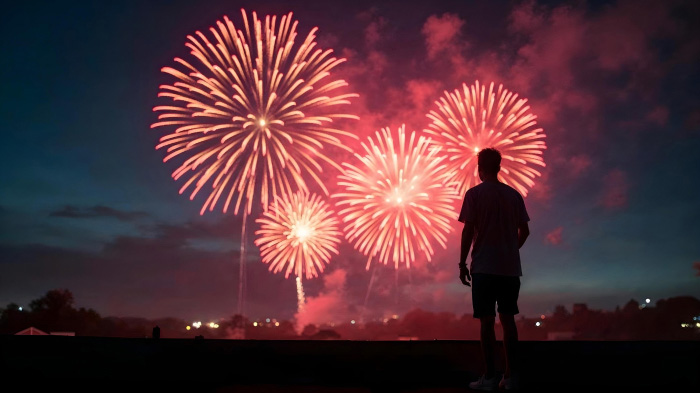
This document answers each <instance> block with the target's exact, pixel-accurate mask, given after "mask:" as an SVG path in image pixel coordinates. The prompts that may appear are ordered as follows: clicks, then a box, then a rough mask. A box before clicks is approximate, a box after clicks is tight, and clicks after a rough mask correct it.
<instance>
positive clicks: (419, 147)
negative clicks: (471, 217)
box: [331, 125, 459, 269]
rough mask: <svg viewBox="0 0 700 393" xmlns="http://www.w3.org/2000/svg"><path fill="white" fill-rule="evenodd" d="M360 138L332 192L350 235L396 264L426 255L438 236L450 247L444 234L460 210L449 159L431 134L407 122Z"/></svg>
mask: <svg viewBox="0 0 700 393" xmlns="http://www.w3.org/2000/svg"><path fill="white" fill-rule="evenodd" d="M375 137H376V140H375V139H372V137H370V138H368V141H367V143H365V142H362V148H363V149H364V153H365V154H364V155H360V154H358V153H355V155H354V156H355V158H356V159H357V161H359V162H358V163H357V164H350V163H343V170H344V171H343V174H341V175H340V176H339V182H338V185H339V187H340V188H341V191H340V192H338V193H336V194H333V195H332V196H331V197H332V198H337V202H336V204H337V206H338V208H339V209H342V210H340V211H339V212H338V214H339V215H340V216H341V217H342V220H343V222H344V224H345V227H344V231H345V236H346V238H347V239H348V240H349V241H350V242H351V243H353V245H354V247H355V248H356V249H358V250H359V251H360V252H362V253H363V254H364V255H366V256H367V257H368V259H367V266H366V268H367V269H369V266H370V264H371V261H372V259H373V258H375V257H376V258H377V260H378V261H379V262H381V263H383V264H385V265H386V264H387V263H389V262H390V261H391V262H393V263H394V267H395V268H396V269H398V267H399V264H405V265H406V267H407V268H410V267H411V263H413V262H415V261H416V258H417V255H416V254H417V253H418V252H422V253H423V254H424V255H425V256H426V258H427V260H428V261H430V259H431V256H432V255H433V253H434V247H433V244H434V243H435V242H436V243H438V244H440V245H441V246H442V247H443V248H446V242H447V237H446V235H447V234H449V233H450V232H451V231H452V227H453V224H454V220H456V218H457V215H456V212H455V211H454V207H453V205H454V202H455V201H456V200H457V199H458V198H459V197H458V196H457V194H456V192H455V191H454V188H452V187H448V186H446V183H445V179H446V176H445V174H444V173H445V172H444V169H445V164H443V161H444V160H443V159H442V158H438V157H437V156H436V152H437V151H431V150H430V149H429V140H428V139H427V138H425V137H423V136H421V137H417V136H416V133H415V132H411V133H410V134H407V133H406V131H405V126H403V125H402V126H401V127H399V129H398V132H396V133H392V132H391V130H390V129H389V128H383V129H381V131H377V132H375Z"/></svg>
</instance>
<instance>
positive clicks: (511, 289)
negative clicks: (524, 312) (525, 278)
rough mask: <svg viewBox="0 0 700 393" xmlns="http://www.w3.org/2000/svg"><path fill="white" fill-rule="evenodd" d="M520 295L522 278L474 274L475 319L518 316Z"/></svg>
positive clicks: (473, 300) (473, 302)
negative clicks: (497, 315)
mask: <svg viewBox="0 0 700 393" xmlns="http://www.w3.org/2000/svg"><path fill="white" fill-rule="evenodd" d="M519 293H520V277H517V276H500V275H496V274H484V273H474V274H472V304H473V306H474V318H481V317H487V316H492V317H495V316H496V312H495V309H496V304H498V313H499V314H504V315H516V314H518V313H519V312H520V310H518V295H519Z"/></svg>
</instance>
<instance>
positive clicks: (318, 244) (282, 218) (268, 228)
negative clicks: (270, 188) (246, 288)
mask: <svg viewBox="0 0 700 393" xmlns="http://www.w3.org/2000/svg"><path fill="white" fill-rule="evenodd" d="M255 222H257V223H258V224H259V225H260V229H259V230H257V231H255V234H256V235H257V239H256V240H255V245H256V246H258V247H259V248H260V256H261V257H262V260H263V262H264V263H266V264H269V265H270V268H269V269H270V271H272V272H274V273H278V272H280V271H282V270H284V276H285V278H288V277H289V275H290V274H292V273H294V275H295V276H296V277H297V278H301V277H303V276H305V277H306V278H307V279H308V278H313V277H317V276H318V273H319V272H323V269H324V268H325V265H327V264H328V262H329V261H330V258H331V256H332V254H338V248H337V246H338V244H339V243H340V238H341V236H342V233H341V232H340V229H339V228H338V224H339V223H338V220H337V219H336V218H335V217H333V211H332V210H331V209H330V207H329V206H328V204H327V203H326V202H324V201H323V200H322V199H321V197H320V196H318V195H314V194H308V193H306V192H298V193H295V194H292V195H291V196H286V195H285V196H277V197H276V199H275V202H274V203H272V204H271V205H270V209H269V210H267V211H266V212H264V213H263V216H262V217H261V218H258V219H257V220H255Z"/></svg>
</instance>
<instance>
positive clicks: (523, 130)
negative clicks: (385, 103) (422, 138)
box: [425, 81, 547, 196]
mask: <svg viewBox="0 0 700 393" xmlns="http://www.w3.org/2000/svg"><path fill="white" fill-rule="evenodd" d="M435 104H436V105H437V110H431V111H430V113H428V115H427V116H428V118H430V119H431V120H432V123H431V124H430V125H429V126H428V129H426V130H425V132H426V133H427V134H428V135H430V136H431V149H435V150H439V153H438V156H440V157H445V158H446V160H445V161H444V165H445V169H446V171H447V172H448V174H449V175H448V181H449V182H451V183H453V184H455V185H456V186H457V192H458V194H459V195H464V194H465V193H466V192H467V190H468V189H469V188H471V187H472V186H474V185H476V184H478V183H479V173H478V168H477V156H476V155H477V153H478V152H479V151H480V150H481V149H482V148H486V147H493V148H496V149H498V150H499V151H500V152H501V155H502V161H501V172H500V173H499V177H500V178H501V180H502V181H503V182H504V183H506V184H508V185H510V186H511V187H513V188H515V189H516V190H518V191H519V192H520V193H521V194H523V195H524V196H527V192H528V188H532V186H533V185H534V184H535V182H534V181H533V180H534V179H535V177H537V176H540V172H538V171H537V170H536V169H534V168H533V166H541V167H544V166H545V163H544V160H543V158H542V153H543V151H544V150H545V149H546V148H547V147H546V145H545V141H544V139H545V134H544V131H543V130H542V128H538V127H537V123H536V118H537V117H536V116H535V115H533V114H532V113H531V112H530V107H529V106H528V105H527V100H526V99H523V98H521V99H518V95H517V94H515V93H513V92H510V91H508V90H507V89H504V88H503V85H499V86H498V89H496V90H494V84H493V83H491V84H490V85H489V88H488V91H486V86H484V85H480V84H479V82H478V81H477V82H476V83H475V84H474V85H472V86H467V85H466V84H463V85H462V90H459V89H457V90H455V91H454V92H452V93H449V92H445V95H444V96H443V97H441V98H440V99H439V100H438V101H435Z"/></svg>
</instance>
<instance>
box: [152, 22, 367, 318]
mask: <svg viewBox="0 0 700 393" xmlns="http://www.w3.org/2000/svg"><path fill="white" fill-rule="evenodd" d="M241 14H242V16H243V26H244V27H243V29H237V28H236V27H235V26H234V24H233V22H232V21H231V20H229V18H228V17H224V18H223V21H217V22H216V27H211V28H210V29H209V32H210V35H209V37H207V35H205V34H203V33H202V32H199V31H197V32H196V33H195V34H194V35H189V36H188V37H187V39H188V42H187V43H186V44H185V46H186V47H187V48H189V50H190V58H189V59H188V60H185V59H182V58H175V63H177V65H176V66H175V67H164V68H162V72H164V73H166V74H168V75H169V76H170V77H172V79H174V81H173V82H171V84H165V85H161V86H160V92H159V94H158V96H159V97H164V98H168V99H171V100H172V102H171V104H169V105H163V106H156V107H155V108H153V110H154V111H155V112H158V113H159V115H158V121H157V122H156V123H154V124H153V125H151V128H157V127H163V128H167V129H168V133H167V134H166V135H164V136H163V137H161V138H160V143H159V144H158V145H157V146H156V149H166V150H167V155H166V157H165V158H164V160H163V161H164V162H165V161H169V160H171V159H173V158H177V159H180V166H179V167H178V168H177V169H175V170H174V172H173V173H172V177H173V178H174V179H175V180H179V179H181V178H186V179H187V180H186V181H185V182H184V184H183V185H182V187H181V188H180V194H182V193H183V192H185V190H187V189H191V192H190V195H189V197H190V200H192V199H194V197H195V196H196V195H197V193H198V192H199V191H200V190H201V189H203V188H205V190H206V192H207V193H208V196H207V198H206V200H205V202H204V204H203V206H202V208H201V211H200V214H204V212H205V211H206V210H207V209H209V211H213V210H214V208H215V207H216V205H217V203H218V202H220V201H222V202H223V212H224V213H225V212H227V211H228V209H229V207H230V205H231V204H232V203H233V212H234V214H238V212H239V210H240V209H241V207H243V222H244V224H243V228H242V231H241V232H242V233H241V238H242V239H241V244H242V246H241V263H240V266H241V277H244V262H243V261H244V246H245V222H246V216H247V215H249V214H250V213H251V210H252V207H253V204H254V203H261V204H262V207H263V209H267V207H268V205H269V203H270V202H271V200H272V198H274V197H275V196H276V195H278V194H286V195H288V194H291V193H292V192H294V191H296V190H307V185H306V183H305V180H304V177H303V176H304V175H308V176H310V177H311V178H313V179H314V180H315V182H316V183H318V185H319V186H320V187H321V189H322V190H323V191H324V192H325V193H326V194H328V191H327V189H326V188H325V186H324V185H323V183H322V182H321V180H320V179H319V173H320V172H322V166H321V164H320V162H326V163H328V164H330V165H331V166H334V167H336V168H338V169H340V167H339V166H338V165H337V164H336V163H335V162H334V161H333V160H332V159H330V158H328V156H327V155H326V153H324V152H323V149H324V147H326V146H337V147H339V148H342V149H346V150H348V151H350V149H348V148H347V147H346V146H345V144H343V143H342V142H341V138H343V137H346V136H348V137H353V138H354V136H353V135H351V134H350V133H348V132H345V131H343V130H341V129H339V128H337V127H336V126H335V125H334V121H337V120H339V119H344V118H351V119H357V117H356V116H352V115H348V114H346V113H344V112H343V111H342V110H341V107H342V106H343V105H345V104H349V99H350V98H352V97H357V94H341V93H338V89H341V88H343V87H345V86H347V83H346V82H345V81H343V80H333V79H332V78H330V71H331V70H332V69H333V68H334V67H336V66H337V65H339V64H341V63H342V62H344V61H345V59H336V58H335V57H332V50H325V51H324V50H321V49H318V48H316V42H315V38H316V36H315V33H316V31H317V28H314V29H312V30H311V32H309V34H308V35H307V36H306V38H305V39H304V41H302V42H301V44H296V38H297V31H296V28H297V24H298V22H297V21H293V20H292V13H289V14H287V15H285V16H282V17H281V19H280V20H279V24H278V23H277V21H278V20H277V17H276V16H266V17H265V20H264V21H262V20H261V19H258V17H257V15H256V14H255V13H254V12H253V13H252V19H251V20H249V19H248V16H247V14H246V12H245V10H241ZM258 191H259V192H258ZM241 285H243V284H241ZM241 291H242V287H241V288H239V302H240V299H241V297H242V294H241V293H240V292H241ZM240 308H241V306H240V303H239V313H240Z"/></svg>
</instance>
